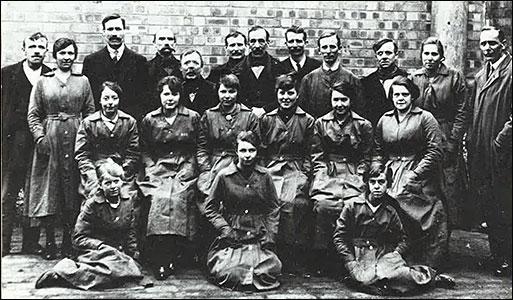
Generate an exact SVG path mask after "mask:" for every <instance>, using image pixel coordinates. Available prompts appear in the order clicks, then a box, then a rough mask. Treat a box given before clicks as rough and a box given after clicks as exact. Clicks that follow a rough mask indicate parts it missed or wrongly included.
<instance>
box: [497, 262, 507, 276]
mask: <svg viewBox="0 0 513 300" xmlns="http://www.w3.org/2000/svg"><path fill="white" fill-rule="evenodd" d="M494 275H495V276H497V277H507V276H511V266H510V264H509V263H508V262H507V261H504V262H502V264H500V266H499V267H498V268H497V269H496V270H495V272H494Z"/></svg>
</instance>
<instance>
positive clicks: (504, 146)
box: [448, 26, 512, 276]
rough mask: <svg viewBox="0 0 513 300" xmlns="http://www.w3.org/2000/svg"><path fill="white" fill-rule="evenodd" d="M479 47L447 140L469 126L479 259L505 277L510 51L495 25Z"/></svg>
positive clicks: (508, 261) (508, 235)
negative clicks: (485, 255)
mask: <svg viewBox="0 0 513 300" xmlns="http://www.w3.org/2000/svg"><path fill="white" fill-rule="evenodd" d="M479 46H480V48H481V53H482V54H483V58H484V60H485V64H484V66H483V68H482V69H481V70H480V71H479V72H478V73H477V74H476V78H475V89H474V97H473V98H471V99H469V100H468V101H466V103H465V106H464V108H463V113H461V114H457V115H456V120H455V125H454V127H453V137H454V139H455V141H453V144H457V141H459V140H460V139H461V138H462V136H463V134H464V133H465V132H466V130H467V128H470V129H469V130H468V133H467V141H466V146H467V149H468V161H469V173H470V183H471V189H472V195H476V196H477V199H478V201H480V202H481V206H482V207H483V209H484V217H485V220H486V223H487V225H488V242H489V243H490V252H491V257H490V260H489V261H487V262H485V264H486V265H490V266H492V267H493V268H494V269H495V275H497V276H511V251H512V249H511V233H512V230H511V209H512V206H511V192H512V190H511V186H512V185H511V179H512V178H511V169H512V146H511V143H512V138H511V123H512V120H511V97H512V93H511V81H512V71H511V55H510V54H509V53H508V52H506V48H507V45H506V38H505V36H504V33H503V32H502V31H501V30H500V29H498V28H496V27H488V26H487V27H483V29H482V30H481V34H480V37H479ZM448 150H449V151H451V150H452V151H455V149H448Z"/></svg>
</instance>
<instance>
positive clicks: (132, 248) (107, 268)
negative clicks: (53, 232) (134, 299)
mask: <svg viewBox="0 0 513 300" xmlns="http://www.w3.org/2000/svg"><path fill="white" fill-rule="evenodd" d="M134 196H135V193H130V194H124V193H122V194H121V196H120V202H119V206H118V207H117V208H113V207H111V205H110V204H109V203H108V202H107V200H106V199H105V196H104V195H103V191H99V192H98V193H97V195H96V196H94V197H91V198H89V199H88V200H86V202H85V203H84V205H83V206H82V209H81V211H80V214H79V216H78V218H77V223H76V225H75V232H74V234H73V246H74V247H75V248H76V249H77V250H78V251H79V252H80V254H79V255H78V257H77V258H76V260H71V259H69V258H65V259H63V260H61V261H59V262H58V263H57V264H56V265H55V266H54V267H53V271H55V272H56V273H57V274H58V275H59V276H60V277H62V278H63V279H64V280H65V281H66V282H67V283H69V284H70V285H72V286H74V287H76V288H79V289H83V290H89V289H97V288H106V287H112V286H114V285H117V284H122V283H125V282H128V281H133V282H134V283H140V284H144V281H141V280H142V279H143V274H142V273H141V268H140V265H139V264H138V263H137V262H136V261H135V260H134V259H133V258H132V257H133V256H134V255H136V253H137V239H136V213H135V208H134Z"/></svg>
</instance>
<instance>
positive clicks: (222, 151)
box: [212, 149, 236, 156]
mask: <svg viewBox="0 0 513 300" xmlns="http://www.w3.org/2000/svg"><path fill="white" fill-rule="evenodd" d="M212 155H215V156H235V155H236V154H235V151H234V150H228V149H214V150H212Z"/></svg>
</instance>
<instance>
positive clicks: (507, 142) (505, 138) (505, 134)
mask: <svg viewBox="0 0 513 300" xmlns="http://www.w3.org/2000/svg"><path fill="white" fill-rule="evenodd" d="M511 121H512V118H511V112H510V114H509V120H508V121H506V123H504V126H503V127H502V130H501V131H500V132H499V134H497V137H496V138H495V145H496V146H497V147H498V148H499V149H501V148H506V147H509V148H511V142H512V138H511Z"/></svg>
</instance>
